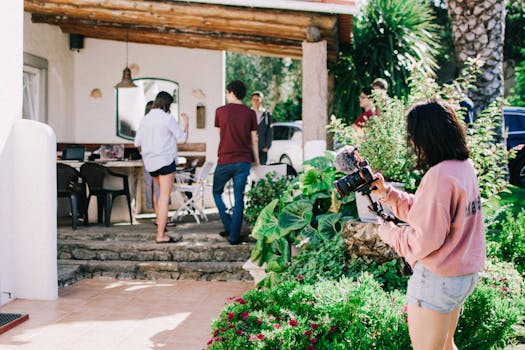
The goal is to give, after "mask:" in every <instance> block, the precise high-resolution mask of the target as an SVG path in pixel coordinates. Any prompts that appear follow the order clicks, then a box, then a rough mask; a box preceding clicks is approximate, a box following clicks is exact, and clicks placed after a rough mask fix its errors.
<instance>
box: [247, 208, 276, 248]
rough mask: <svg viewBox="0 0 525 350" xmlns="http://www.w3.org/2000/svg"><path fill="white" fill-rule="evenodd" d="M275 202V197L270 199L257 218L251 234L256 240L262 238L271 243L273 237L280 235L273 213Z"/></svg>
mask: <svg viewBox="0 0 525 350" xmlns="http://www.w3.org/2000/svg"><path fill="white" fill-rule="evenodd" d="M277 203H278V200H277V199H274V200H272V201H271V202H270V203H268V205H267V206H266V207H264V209H263V210H262V211H261V214H260V215H259V217H258V218H257V221H256V222H255V226H254V227H253V230H252V234H251V236H252V237H253V238H255V239H256V240H258V241H259V240H263V241H265V242H266V243H271V242H272V241H273V240H274V239H276V238H279V237H280V236H281V229H280V228H279V222H278V220H277V218H276V217H275V215H274V213H273V212H274V210H275V206H276V205H277Z"/></svg>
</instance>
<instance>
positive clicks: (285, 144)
mask: <svg viewBox="0 0 525 350" xmlns="http://www.w3.org/2000/svg"><path fill="white" fill-rule="evenodd" d="M302 130H303V122H302V121H294V122H278V123H273V124H272V132H273V141H272V146H271V147H270V150H269V151H268V162H267V164H272V163H286V164H289V165H291V166H292V167H293V168H294V169H295V170H296V171H301V170H302V163H303V132H302Z"/></svg>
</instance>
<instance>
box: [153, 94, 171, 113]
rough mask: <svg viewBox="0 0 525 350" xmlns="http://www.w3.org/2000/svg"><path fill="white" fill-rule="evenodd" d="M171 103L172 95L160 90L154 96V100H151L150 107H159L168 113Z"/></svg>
mask: <svg viewBox="0 0 525 350" xmlns="http://www.w3.org/2000/svg"><path fill="white" fill-rule="evenodd" d="M172 103H173V96H171V95H170V94H169V93H167V92H166V91H161V92H159V93H158V94H157V97H155V102H153V107H152V108H160V109H162V110H163V111H164V112H166V113H169V112H170V106H171V104H172Z"/></svg>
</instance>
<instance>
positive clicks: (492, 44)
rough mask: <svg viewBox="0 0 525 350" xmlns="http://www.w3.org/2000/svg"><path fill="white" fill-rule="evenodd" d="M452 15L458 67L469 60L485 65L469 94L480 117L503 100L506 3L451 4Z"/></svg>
mask: <svg viewBox="0 0 525 350" xmlns="http://www.w3.org/2000/svg"><path fill="white" fill-rule="evenodd" d="M448 13H449V16H450V21H451V25H452V35H453V37H454V46H455V51H456V59H457V63H458V67H462V66H463V63H464V62H465V61H467V59H468V58H475V57H477V58H479V59H480V60H482V61H483V62H484V63H485V64H484V66H483V67H482V73H481V75H480V77H479V78H478V81H477V82H476V89H474V90H473V91H471V93H470V94H469V95H470V97H471V99H472V101H473V102H474V106H475V110H476V114H479V112H481V111H482V110H484V109H485V108H486V107H487V106H488V105H489V104H490V103H491V102H493V101H494V100H496V99H497V98H498V97H503V40H504V34H505V0H449V1H448Z"/></svg>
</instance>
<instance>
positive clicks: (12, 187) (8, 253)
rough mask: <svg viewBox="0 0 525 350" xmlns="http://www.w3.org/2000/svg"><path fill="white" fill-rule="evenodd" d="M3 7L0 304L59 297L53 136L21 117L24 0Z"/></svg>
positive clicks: (0, 38)
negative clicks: (36, 172) (36, 173)
mask: <svg viewBox="0 0 525 350" xmlns="http://www.w3.org/2000/svg"><path fill="white" fill-rule="evenodd" d="M3 10H4V11H2V12H1V13H0V47H1V50H2V52H9V54H8V55H4V56H3V58H2V65H0V74H1V75H2V84H1V85H0V108H1V109H2V117H1V120H2V127H1V128H0V169H2V171H1V172H0V193H1V194H2V195H1V196H0V304H3V303H6V302H8V301H10V300H13V299H15V298H28V299H47V300H49V299H56V298H57V297H58V287H57V268H56V218H55V209H54V208H55V207H54V205H53V204H54V196H55V194H56V175H55V174H56V171H55V166H54V159H55V143H56V141H55V136H54V133H53V131H52V130H51V128H49V127H48V126H47V125H44V124H42V123H38V122H34V121H27V120H21V117H22V67H23V32H22V30H23V25H24V14H23V1H22V0H12V1H9V2H7V3H6V4H4V7H3ZM34 169H38V176H36V177H35V175H34V174H35V173H34ZM28 218H30V220H28ZM35 223H38V224H35Z"/></svg>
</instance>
